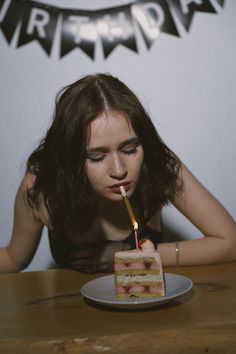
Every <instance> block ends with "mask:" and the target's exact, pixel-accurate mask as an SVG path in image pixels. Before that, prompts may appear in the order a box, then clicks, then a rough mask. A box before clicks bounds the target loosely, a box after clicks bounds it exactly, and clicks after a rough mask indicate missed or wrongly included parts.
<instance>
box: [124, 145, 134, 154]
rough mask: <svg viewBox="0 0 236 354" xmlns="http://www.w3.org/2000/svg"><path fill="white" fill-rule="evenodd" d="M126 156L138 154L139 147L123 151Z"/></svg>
mask: <svg viewBox="0 0 236 354" xmlns="http://www.w3.org/2000/svg"><path fill="white" fill-rule="evenodd" d="M122 151H123V152H124V153H125V154H126V155H132V154H135V153H136V152H137V146H135V147H133V148H131V149H123V150H122Z"/></svg>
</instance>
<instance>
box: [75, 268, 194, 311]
mask: <svg viewBox="0 0 236 354" xmlns="http://www.w3.org/2000/svg"><path fill="white" fill-rule="evenodd" d="M164 277H165V286H166V295H165V296H163V297H160V298H152V299H140V298H136V297H130V298H128V299H118V298H117V297H116V295H115V287H114V275H106V276H103V277H100V278H97V279H94V280H91V281H89V282H88V283H86V284H85V285H83V287H82V289H81V293H82V295H83V296H84V297H85V298H87V299H89V300H92V301H95V302H97V303H100V304H102V305H106V306H112V307H117V308H124V309H125V308H127V309H137V308H148V307H153V306H158V305H162V304H164V303H166V302H169V301H173V300H176V299H177V298H179V297H180V296H182V295H184V294H186V293H187V292H188V291H190V290H191V289H192V287H193V283H192V280H191V279H189V278H187V277H184V276H183V275H178V274H172V273H164Z"/></svg>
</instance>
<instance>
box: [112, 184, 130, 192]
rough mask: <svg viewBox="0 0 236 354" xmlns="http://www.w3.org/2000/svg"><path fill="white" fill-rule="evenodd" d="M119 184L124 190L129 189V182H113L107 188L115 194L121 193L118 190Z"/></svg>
mask: <svg viewBox="0 0 236 354" xmlns="http://www.w3.org/2000/svg"><path fill="white" fill-rule="evenodd" d="M120 186H123V187H124V188H125V191H126V192H127V191H128V190H129V189H130V183H124V184H122V183H121V184H115V185H113V186H111V187H109V188H110V190H111V191H112V192H113V193H115V194H121V192H120Z"/></svg>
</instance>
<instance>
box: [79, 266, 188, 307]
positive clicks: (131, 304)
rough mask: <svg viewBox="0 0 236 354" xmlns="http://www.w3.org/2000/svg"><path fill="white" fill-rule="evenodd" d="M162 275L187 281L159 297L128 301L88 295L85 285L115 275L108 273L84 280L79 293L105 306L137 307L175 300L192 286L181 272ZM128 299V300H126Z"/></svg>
mask: <svg viewBox="0 0 236 354" xmlns="http://www.w3.org/2000/svg"><path fill="white" fill-rule="evenodd" d="M163 275H164V277H172V278H173V277H174V278H181V279H184V280H185V281H186V282H188V284H187V286H186V288H185V289H184V290H182V291H179V292H177V293H175V294H173V295H169V296H163V297H159V298H151V299H140V298H134V300H133V301H130V298H129V299H119V298H116V300H113V299H106V300H103V299H100V298H96V297H94V296H90V295H88V294H86V287H87V286H89V285H90V284H91V283H94V282H95V281H97V280H100V281H101V280H102V279H105V278H106V279H108V278H109V279H112V278H113V279H114V277H115V275H114V273H113V274H108V275H104V276H99V277H97V278H94V279H92V280H90V281H88V282H86V283H85V284H84V285H83V286H82V287H81V290H80V292H81V294H82V295H83V297H84V298H86V299H88V300H90V301H93V302H96V303H99V304H102V305H105V306H113V307H138V306H145V305H146V306H148V305H155V304H156V305H158V304H159V305H162V304H164V303H166V302H170V301H172V300H176V299H177V298H179V297H180V296H183V295H184V294H186V293H188V292H189V291H190V290H191V289H192V288H193V281H192V280H191V279H190V278H188V277H186V276H184V275H182V274H175V273H169V272H163ZM127 300H128V301H127Z"/></svg>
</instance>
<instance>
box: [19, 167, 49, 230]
mask: <svg viewBox="0 0 236 354" xmlns="http://www.w3.org/2000/svg"><path fill="white" fill-rule="evenodd" d="M35 180H36V175H35V174H33V173H31V172H27V173H26V174H25V176H24V177H23V179H22V182H21V184H20V187H19V190H18V193H20V194H21V195H22V197H23V199H24V202H25V203H26V204H27V205H28V207H30V208H31V209H32V212H33V215H34V217H35V219H36V220H40V221H41V222H42V223H43V224H44V225H45V226H47V227H48V228H50V229H51V221H50V215H49V212H48V210H47V207H46V205H45V201H44V197H43V194H42V193H40V194H39V198H38V201H37V203H36V202H29V197H28V195H29V194H30V191H31V190H33V188H34V185H35Z"/></svg>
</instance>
